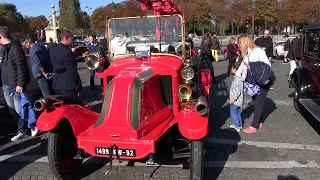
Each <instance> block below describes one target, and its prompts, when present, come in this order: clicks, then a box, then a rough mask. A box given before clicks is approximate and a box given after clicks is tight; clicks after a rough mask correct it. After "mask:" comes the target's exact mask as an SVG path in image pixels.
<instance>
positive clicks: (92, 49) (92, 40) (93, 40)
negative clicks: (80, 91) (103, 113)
mask: <svg viewBox="0 0 320 180" xmlns="http://www.w3.org/2000/svg"><path fill="white" fill-rule="evenodd" d="M89 41H90V42H89V44H88V51H87V52H85V53H83V55H87V54H89V53H93V52H98V49H97V46H98V43H97V42H96V35H90V36H89ZM95 73H96V70H90V88H91V89H96V87H95V85H94V77H95Z"/></svg>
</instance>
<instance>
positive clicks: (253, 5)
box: [251, 0, 257, 40]
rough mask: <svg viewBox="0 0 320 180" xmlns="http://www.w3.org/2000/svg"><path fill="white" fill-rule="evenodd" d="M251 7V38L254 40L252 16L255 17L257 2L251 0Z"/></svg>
mask: <svg viewBox="0 0 320 180" xmlns="http://www.w3.org/2000/svg"><path fill="white" fill-rule="evenodd" d="M251 5H252V22H251V37H252V39H253V40H254V19H255V17H254V15H255V10H256V5H257V1H256V0H252V1H251Z"/></svg>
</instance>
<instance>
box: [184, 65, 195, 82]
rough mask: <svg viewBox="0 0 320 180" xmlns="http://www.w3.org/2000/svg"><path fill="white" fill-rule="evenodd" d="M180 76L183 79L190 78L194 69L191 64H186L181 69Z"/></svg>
mask: <svg viewBox="0 0 320 180" xmlns="http://www.w3.org/2000/svg"><path fill="white" fill-rule="evenodd" d="M181 76H182V78H183V79H185V80H191V79H192V78H193V77H194V70H193V68H192V67H191V66H187V67H184V68H182V69H181Z"/></svg>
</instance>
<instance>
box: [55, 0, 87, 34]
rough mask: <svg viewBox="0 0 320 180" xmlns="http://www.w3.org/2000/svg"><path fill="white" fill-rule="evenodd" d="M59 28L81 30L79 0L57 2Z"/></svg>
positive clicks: (60, 0)
mask: <svg viewBox="0 0 320 180" xmlns="http://www.w3.org/2000/svg"><path fill="white" fill-rule="evenodd" d="M59 9H60V16H59V18H60V21H59V23H60V28H61V29H64V28H66V29H74V28H81V25H82V23H81V21H82V18H83V17H82V12H81V9H80V2H79V0H59Z"/></svg>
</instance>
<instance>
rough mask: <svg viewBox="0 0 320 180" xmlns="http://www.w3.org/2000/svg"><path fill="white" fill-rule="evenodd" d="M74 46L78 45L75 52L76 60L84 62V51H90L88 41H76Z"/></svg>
mask: <svg viewBox="0 0 320 180" xmlns="http://www.w3.org/2000/svg"><path fill="white" fill-rule="evenodd" d="M72 47H78V48H77V49H76V51H75V52H74V53H75V55H76V60H77V61H78V62H84V58H85V56H84V55H83V53H85V52H87V51H88V46H87V45H86V43H84V42H81V41H75V42H74V43H73V45H72Z"/></svg>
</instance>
